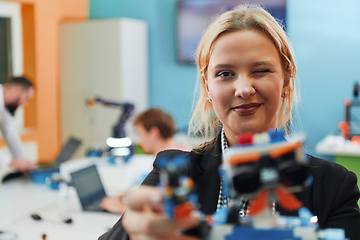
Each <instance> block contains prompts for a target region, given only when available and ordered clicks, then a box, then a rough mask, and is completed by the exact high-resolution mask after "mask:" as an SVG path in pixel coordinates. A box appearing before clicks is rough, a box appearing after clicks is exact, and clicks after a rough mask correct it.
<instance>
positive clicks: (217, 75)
mask: <svg viewBox="0 0 360 240" xmlns="http://www.w3.org/2000/svg"><path fill="white" fill-rule="evenodd" d="M233 75H234V74H232V73H231V72H220V73H218V74H216V77H229V76H233Z"/></svg>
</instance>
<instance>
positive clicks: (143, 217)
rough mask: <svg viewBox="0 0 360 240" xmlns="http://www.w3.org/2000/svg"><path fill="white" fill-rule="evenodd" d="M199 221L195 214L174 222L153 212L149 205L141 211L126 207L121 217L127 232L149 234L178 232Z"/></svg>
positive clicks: (160, 234)
mask: <svg viewBox="0 0 360 240" xmlns="http://www.w3.org/2000/svg"><path fill="white" fill-rule="evenodd" d="M199 222H200V219H199V218H198V217H197V216H195V217H189V218H187V219H185V220H182V221H177V222H175V221H173V220H169V219H168V218H167V217H166V216H165V215H164V214H162V213H154V212H153V211H152V209H151V208H150V207H148V208H147V207H144V209H143V211H133V210H130V209H128V210H127V212H126V213H125V214H124V217H123V226H124V228H125V229H126V230H127V231H128V232H129V233H135V234H145V235H151V236H162V235H167V234H172V233H178V232H179V231H180V230H187V229H190V228H193V227H196V226H197V225H198V224H199Z"/></svg>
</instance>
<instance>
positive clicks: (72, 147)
mask: <svg viewBox="0 0 360 240" xmlns="http://www.w3.org/2000/svg"><path fill="white" fill-rule="evenodd" d="M80 144H81V141H80V140H79V139H76V138H74V137H70V138H69V139H68V141H67V142H66V143H65V144H64V145H63V147H62V148H61V151H60V153H59V155H58V156H57V157H56V159H55V161H53V162H49V163H40V164H39V165H38V166H39V168H38V169H49V168H59V167H60V164H61V163H63V162H65V161H67V160H69V159H70V157H71V156H72V155H73V154H74V153H75V151H76V150H77V149H78V147H79V146H80Z"/></svg>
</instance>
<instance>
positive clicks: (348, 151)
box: [315, 135, 360, 205]
mask: <svg viewBox="0 0 360 240" xmlns="http://www.w3.org/2000/svg"><path fill="white" fill-rule="evenodd" d="M315 149H316V152H317V153H319V154H324V155H332V156H335V162H336V163H338V164H340V165H342V166H344V167H345V168H347V169H348V170H350V171H352V172H354V173H355V174H356V176H357V177H358V186H359V188H360V179H359V178H360V146H357V145H354V144H353V143H352V142H351V141H350V140H346V139H344V138H343V137H342V136H335V135H328V136H326V137H325V138H324V139H322V140H321V141H320V142H319V143H318V144H317V145H316V148H315ZM358 204H359V205H360V199H359V201H358Z"/></svg>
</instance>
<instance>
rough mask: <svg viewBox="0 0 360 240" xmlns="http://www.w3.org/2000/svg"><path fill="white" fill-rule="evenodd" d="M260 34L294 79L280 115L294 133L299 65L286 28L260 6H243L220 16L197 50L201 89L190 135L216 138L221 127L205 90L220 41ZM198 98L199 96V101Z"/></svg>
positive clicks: (280, 119)
mask: <svg viewBox="0 0 360 240" xmlns="http://www.w3.org/2000/svg"><path fill="white" fill-rule="evenodd" d="M244 29H247V30H251V29H255V30H259V31H261V32H262V33H264V34H266V35H267V36H268V38H269V39H270V40H271V41H272V42H273V43H274V45H275V48H276V49H277V51H278V53H279V55H280V59H281V64H282V68H283V72H284V75H285V77H286V79H290V81H289V83H288V95H287V97H285V98H282V102H281V106H280V109H279V112H278V119H279V121H278V126H277V127H279V128H283V129H284V130H285V131H286V132H287V131H288V130H289V129H290V126H291V123H292V116H291V110H292V106H293V103H294V102H297V95H298V93H297V91H298V90H297V89H298V88H297V87H296V86H295V85H297V84H298V83H297V81H296V65H295V60H294V57H293V54H292V47H291V44H290V41H289V39H288V36H287V35H286V33H285V31H284V30H283V28H282V26H281V25H280V24H279V23H278V22H277V21H276V20H275V18H274V17H273V16H271V14H270V13H268V12H267V11H266V10H264V9H263V8H262V7H260V6H258V5H240V6H239V7H237V8H236V9H234V10H231V11H228V12H225V13H223V14H222V15H220V16H219V17H218V18H216V19H215V21H214V22H213V23H212V24H211V25H210V26H209V27H208V28H207V30H206V32H205V34H204V35H203V37H202V39H201V41H200V43H199V46H198V48H197V52H196V55H197V58H196V65H197V67H198V74H199V76H198V79H199V81H197V87H196V89H195V98H194V103H195V102H197V104H196V107H195V109H194V112H193V115H192V117H191V120H190V126H189V136H190V133H191V132H193V133H197V134H199V133H200V134H201V135H202V137H203V138H209V137H214V136H215V134H216V129H217V128H218V127H219V126H221V123H220V121H219V120H218V119H217V118H216V116H215V113H214V110H213V108H212V105H211V103H210V102H208V101H207V99H206V98H207V92H206V89H205V79H204V77H201V76H206V72H207V67H208V65H209V61H210V56H211V54H212V51H213V48H214V43H215V41H216V39H217V38H218V37H219V36H220V35H221V34H222V33H224V32H229V31H238V30H244ZM196 96H198V97H197V98H196Z"/></svg>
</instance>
